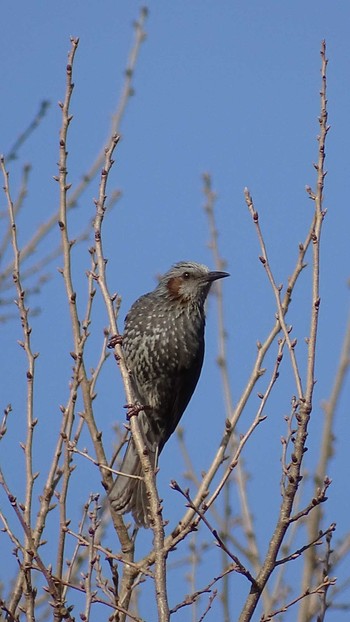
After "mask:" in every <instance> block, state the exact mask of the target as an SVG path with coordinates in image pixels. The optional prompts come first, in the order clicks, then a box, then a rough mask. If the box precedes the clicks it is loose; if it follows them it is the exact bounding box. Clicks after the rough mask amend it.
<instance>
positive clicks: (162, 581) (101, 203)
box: [94, 135, 169, 622]
mask: <svg viewBox="0 0 350 622" xmlns="http://www.w3.org/2000/svg"><path fill="white" fill-rule="evenodd" d="M118 141H119V136H116V135H115V136H113V137H112V139H111V141H110V143H109V145H108V147H107V148H106V151H105V163H104V168H103V170H102V173H101V182H100V189H99V198H98V200H97V201H96V218H95V221H94V229H95V245H96V258H97V266H98V276H97V281H98V284H99V286H100V288H101V292H102V296H103V299H104V302H105V304H106V308H107V313H108V319H109V324H110V327H109V328H110V331H111V332H112V334H113V335H115V336H119V333H118V328H117V322H116V317H115V315H116V314H115V310H114V306H113V302H114V299H115V297H114V296H111V295H110V294H109V291H108V286H107V279H106V260H105V258H104V254H103V248H102V232H101V229H102V223H103V219H104V214H105V210H106V207H105V201H106V184H107V179H108V174H109V171H110V169H111V167H112V165H113V160H112V155H113V151H114V149H115V147H116V145H117V143H118ZM118 341H120V340H118V339H117V340H116V345H115V352H116V357H117V360H118V364H119V367H120V371H121V375H122V379H123V383H124V387H125V394H126V399H127V402H128V404H130V405H132V404H134V402H135V399H134V396H133V392H132V387H131V383H130V377H129V372H128V369H127V367H126V364H125V361H124V357H123V351H122V348H121V344H120V342H119V343H118ZM131 412H132V416H131V417H130V428H131V433H132V436H133V440H134V443H135V447H136V450H137V452H138V454H139V458H140V462H141V465H142V471H143V477H144V481H145V485H146V489H147V493H148V494H149V502H150V510H151V517H152V520H151V527H152V530H153V533H154V541H153V544H154V553H155V572H154V577H155V590H156V600H157V607H158V619H159V622H166V621H167V620H169V606H168V599H167V588H166V558H167V552H166V549H165V547H164V526H163V519H162V511H161V504H160V500H159V497H158V492H157V488H156V480H155V473H154V471H153V468H152V465H151V462H150V459H149V456H148V453H147V452H146V451H145V443H144V440H143V437H142V433H141V430H140V426H139V423H138V418H137V416H135V415H134V412H133V411H131ZM119 519H120V521H122V519H121V517H119ZM129 583H130V582H129V581H128V584H129ZM128 598H129V596H128ZM123 606H125V604H124V602H123Z"/></svg>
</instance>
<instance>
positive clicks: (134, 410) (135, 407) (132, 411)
mask: <svg viewBox="0 0 350 622" xmlns="http://www.w3.org/2000/svg"><path fill="white" fill-rule="evenodd" d="M124 408H127V409H128V410H127V413H126V418H127V419H128V420H129V421H130V419H131V417H137V415H138V414H139V413H140V412H141V411H142V410H143V411H146V410H150V406H145V405H144V404H139V403H138V402H136V403H135V404H125V406H124Z"/></svg>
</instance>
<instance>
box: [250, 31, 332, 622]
mask: <svg viewBox="0 0 350 622" xmlns="http://www.w3.org/2000/svg"><path fill="white" fill-rule="evenodd" d="M321 59H322V89H321V117H320V128H321V133H320V138H319V141H318V142H319V160H318V164H317V166H316V168H317V194H316V198H315V212H314V218H313V223H312V224H313V227H312V243H313V280H312V308H311V321H310V336H309V341H308V361H307V373H306V386H305V394H302V395H300V400H299V401H300V406H299V413H298V414H297V415H296V417H297V422H298V429H297V432H296V435H295V442H294V452H293V454H292V456H291V463H290V465H289V469H288V485H287V487H286V490H285V494H284V496H283V499H282V504H281V507H280V512H279V518H278V521H277V524H276V528H275V531H274V533H273V536H272V538H271V541H270V544H269V547H268V552H267V555H266V557H265V561H264V563H263V565H262V567H261V570H260V572H259V573H258V575H257V577H256V581H257V585H258V587H259V589H255V590H253V589H252V590H251V591H250V594H249V596H248V598H247V600H246V603H245V605H244V607H243V609H242V613H241V615H240V618H239V620H240V622H248V620H251V618H252V615H253V613H254V611H255V608H256V606H257V604H258V601H259V599H260V596H261V593H262V591H263V589H264V588H265V585H266V584H267V581H268V579H269V577H270V576H271V573H272V572H273V570H274V568H275V564H276V559H277V555H278V552H279V550H280V547H281V545H282V543H283V540H284V537H285V534H286V531H287V529H288V526H289V524H290V517H291V514H292V509H293V504H294V499H295V497H296V494H297V490H298V486H299V482H300V480H301V465H302V460H303V455H304V451H305V443H306V438H307V430H308V423H309V419H310V413H311V410H312V396H313V388H314V384H315V378H314V367H315V352H316V337H317V327H318V310H319V305H320V296H319V258H320V257H319V256H320V248H319V246H320V234H321V226H322V221H323V216H324V212H323V208H322V203H323V181H324V177H325V172H324V168H323V166H324V151H325V140H326V135H327V132H328V126H327V110H326V66H327V61H326V58H325V42H322V47H321ZM281 308H282V311H283V306H282V307H281ZM280 320H281V318H279V321H280ZM298 386H299V388H300V386H301V385H298ZM303 585H304V589H303V591H304V592H306V589H307V586H306V584H305V582H304V584H303ZM308 585H310V582H309V583H308ZM301 619H302V620H303V621H305V620H306V619H307V618H306V617H305V616H304V617H303V616H302V617H301Z"/></svg>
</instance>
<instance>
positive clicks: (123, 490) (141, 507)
mask: <svg viewBox="0 0 350 622" xmlns="http://www.w3.org/2000/svg"><path fill="white" fill-rule="evenodd" d="M149 458H150V460H151V465H152V467H153V468H154V467H155V465H156V453H155V452H151V451H150V452H149ZM119 470H120V471H121V473H123V475H118V476H117V478H116V480H115V482H114V484H113V486H112V488H111V490H110V491H109V493H108V497H109V501H110V503H111V506H112V507H113V509H114V510H115V511H116V512H117V513H118V514H126V513H127V512H132V515H133V517H134V520H135V523H136V525H138V526H139V527H149V501H148V497H147V491H146V486H145V484H144V481H143V479H142V466H141V462H140V459H139V456H138V454H137V450H136V447H135V444H134V442H133V440H132V439H130V440H129V443H128V446H127V449H126V452H125V456H124V460H123V462H122V465H121V467H120V469H119ZM130 476H131V477H130Z"/></svg>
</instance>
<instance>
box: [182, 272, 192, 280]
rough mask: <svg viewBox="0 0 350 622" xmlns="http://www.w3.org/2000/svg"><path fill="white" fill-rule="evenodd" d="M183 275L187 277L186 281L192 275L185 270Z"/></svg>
mask: <svg viewBox="0 0 350 622" xmlns="http://www.w3.org/2000/svg"><path fill="white" fill-rule="evenodd" d="M182 276H183V278H184V279H185V281H187V280H188V279H189V278H190V276H191V275H190V273H189V272H184V273H183V275H182Z"/></svg>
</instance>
